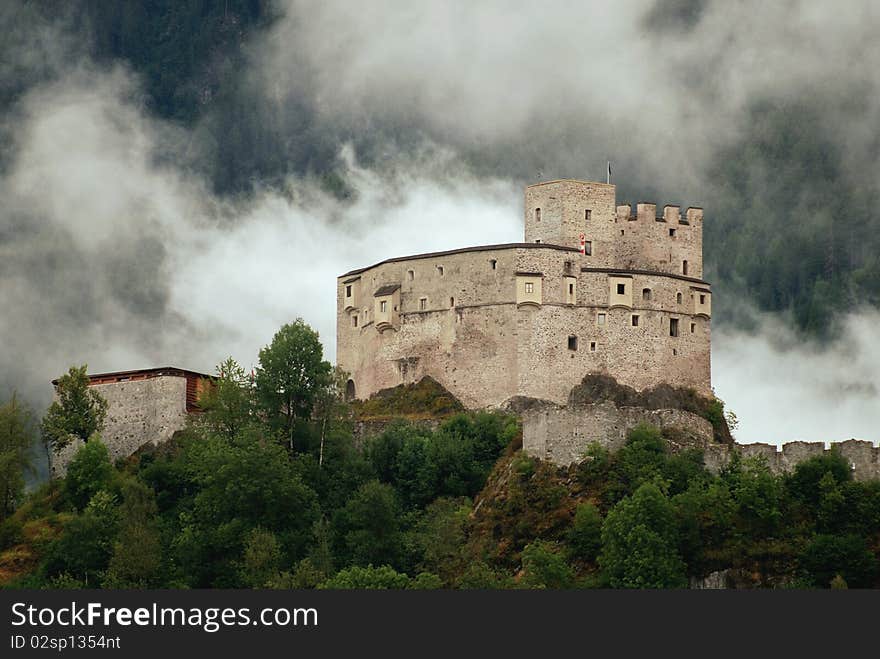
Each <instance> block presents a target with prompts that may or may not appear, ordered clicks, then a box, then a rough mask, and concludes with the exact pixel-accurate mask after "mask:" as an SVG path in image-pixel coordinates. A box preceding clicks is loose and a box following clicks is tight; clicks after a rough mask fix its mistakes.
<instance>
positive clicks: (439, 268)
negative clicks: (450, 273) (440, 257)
mask: <svg viewBox="0 0 880 659" xmlns="http://www.w3.org/2000/svg"><path fill="white" fill-rule="evenodd" d="M437 273H438V274H439V275H440V276H441V277H442V276H443V266H442V265H438V266H437Z"/></svg>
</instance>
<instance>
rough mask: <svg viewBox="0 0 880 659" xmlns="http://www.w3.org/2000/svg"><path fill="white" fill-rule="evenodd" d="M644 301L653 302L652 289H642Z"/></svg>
mask: <svg viewBox="0 0 880 659" xmlns="http://www.w3.org/2000/svg"><path fill="white" fill-rule="evenodd" d="M642 299H643V300H644V301H645V302H650V301H651V289H650V288H643V289H642Z"/></svg>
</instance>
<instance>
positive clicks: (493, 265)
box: [489, 259, 498, 270]
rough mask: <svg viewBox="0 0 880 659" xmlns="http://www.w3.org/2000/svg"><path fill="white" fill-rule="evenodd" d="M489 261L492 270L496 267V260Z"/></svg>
mask: <svg viewBox="0 0 880 659" xmlns="http://www.w3.org/2000/svg"><path fill="white" fill-rule="evenodd" d="M489 263H491V264H492V269H493V270H496V269H497V268H498V261H496V260H495V259H492V260H491V261H489Z"/></svg>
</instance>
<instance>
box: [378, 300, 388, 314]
mask: <svg viewBox="0 0 880 659" xmlns="http://www.w3.org/2000/svg"><path fill="white" fill-rule="evenodd" d="M387 309H388V303H387V302H386V301H385V300H382V301H381V302H380V303H379V312H380V313H385V311H386V310H387Z"/></svg>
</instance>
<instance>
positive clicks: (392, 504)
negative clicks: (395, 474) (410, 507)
mask: <svg viewBox="0 0 880 659" xmlns="http://www.w3.org/2000/svg"><path fill="white" fill-rule="evenodd" d="M334 521H335V522H336V524H335V526H336V528H337V530H338V531H339V532H340V533H341V535H342V541H343V545H344V547H345V549H346V550H347V552H348V555H349V557H350V559H351V562H353V563H355V564H357V565H369V564H379V565H395V564H396V563H397V562H398V561H399V560H400V557H401V555H402V553H403V535H402V533H401V531H400V506H399V505H398V503H397V496H396V495H395V492H394V488H392V487H391V486H390V485H387V484H385V483H380V482H379V481H370V482H369V483H365V484H364V485H362V486H361V487H360V489H358V491H357V492H356V493H355V495H354V496H353V497H352V498H351V500H350V501H349V502H348V504H346V506H345V508H344V509H342V510H341V511H339V513H338V514H337V516H336V519H335V520H334Z"/></svg>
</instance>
